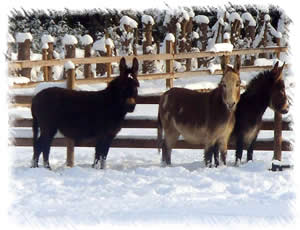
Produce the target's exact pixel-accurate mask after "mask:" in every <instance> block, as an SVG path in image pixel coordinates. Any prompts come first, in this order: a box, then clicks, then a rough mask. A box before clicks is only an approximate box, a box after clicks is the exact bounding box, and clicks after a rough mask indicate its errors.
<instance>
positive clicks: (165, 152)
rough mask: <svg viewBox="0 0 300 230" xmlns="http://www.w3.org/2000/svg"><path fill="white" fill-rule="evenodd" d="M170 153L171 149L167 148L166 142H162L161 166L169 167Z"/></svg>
mask: <svg viewBox="0 0 300 230" xmlns="http://www.w3.org/2000/svg"><path fill="white" fill-rule="evenodd" d="M171 153H172V149H170V148H168V146H167V145H166V142H165V141H164V142H163V145H162V158H161V163H162V165H171Z"/></svg>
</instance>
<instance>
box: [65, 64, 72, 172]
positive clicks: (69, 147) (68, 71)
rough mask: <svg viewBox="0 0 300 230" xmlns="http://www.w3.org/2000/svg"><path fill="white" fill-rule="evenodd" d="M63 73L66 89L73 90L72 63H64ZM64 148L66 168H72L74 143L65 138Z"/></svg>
mask: <svg viewBox="0 0 300 230" xmlns="http://www.w3.org/2000/svg"><path fill="white" fill-rule="evenodd" d="M64 67H65V72H66V75H67V88H68V89H74V88H75V66H74V64H73V63H72V62H70V61H69V62H66V63H65V66H64ZM66 146H67V161H66V164H67V166H68V167H73V166H74V141H73V140H71V139H69V138H66Z"/></svg>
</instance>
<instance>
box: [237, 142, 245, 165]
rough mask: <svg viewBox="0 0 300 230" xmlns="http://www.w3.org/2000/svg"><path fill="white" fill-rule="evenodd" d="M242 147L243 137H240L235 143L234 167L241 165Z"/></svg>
mask: <svg viewBox="0 0 300 230" xmlns="http://www.w3.org/2000/svg"><path fill="white" fill-rule="evenodd" d="M243 146H244V141H243V137H242V136H240V137H238V139H237V141H236V151H235V166H239V165H240V164H241V161H242V157H243Z"/></svg>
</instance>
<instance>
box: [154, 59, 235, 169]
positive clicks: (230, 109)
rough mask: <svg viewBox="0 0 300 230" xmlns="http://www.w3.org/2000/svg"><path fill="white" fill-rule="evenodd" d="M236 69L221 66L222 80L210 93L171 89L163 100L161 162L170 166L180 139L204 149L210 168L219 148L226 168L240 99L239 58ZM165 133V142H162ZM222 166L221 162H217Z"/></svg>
mask: <svg viewBox="0 0 300 230" xmlns="http://www.w3.org/2000/svg"><path fill="white" fill-rule="evenodd" d="M237 59H238V60H237V64H236V65H235V68H231V67H229V66H227V65H224V64H223V65H222V69H223V77H222V80H221V82H220V84H219V85H218V87H217V88H216V89H214V90H212V91H211V92H205V93H199V92H197V91H193V90H189V89H184V88H172V89H170V90H169V91H167V92H166V93H164V94H163V95H162V96H161V99H160V103H159V112H158V123H159V126H158V142H159V147H161V148H162V162H163V163H166V164H171V151H172V148H173V147H174V146H175V144H176V142H177V139H178V137H179V136H180V135H182V136H183V137H184V139H185V140H186V141H187V142H189V143H193V144H204V145H205V154H204V155H205V156H204V158H205V163H206V165H208V166H211V163H212V159H211V158H212V149H211V148H214V147H215V146H216V148H217V149H219V148H220V150H221V153H222V161H223V162H224V164H226V152H227V142H228V139H229V136H230V134H231V131H232V129H233V127H234V122H235V117H234V111H235V107H236V104H237V102H238V100H239V97H240V77H239V68H240V64H239V58H237ZM162 131H164V134H165V135H164V140H162V139H163V138H162ZM215 164H216V165H218V164H219V162H218V159H217V162H215Z"/></svg>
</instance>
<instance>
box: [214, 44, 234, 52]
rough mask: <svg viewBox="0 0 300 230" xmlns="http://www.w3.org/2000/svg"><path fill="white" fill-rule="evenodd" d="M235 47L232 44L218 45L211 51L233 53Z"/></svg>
mask: <svg viewBox="0 0 300 230" xmlns="http://www.w3.org/2000/svg"><path fill="white" fill-rule="evenodd" d="M232 49H233V45H232V44H231V43H216V44H214V46H213V47H211V48H210V49H209V51H211V52H215V53H217V52H232Z"/></svg>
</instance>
